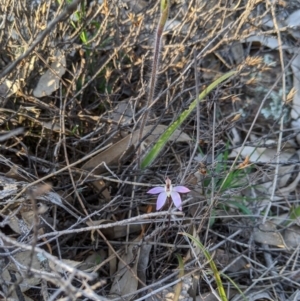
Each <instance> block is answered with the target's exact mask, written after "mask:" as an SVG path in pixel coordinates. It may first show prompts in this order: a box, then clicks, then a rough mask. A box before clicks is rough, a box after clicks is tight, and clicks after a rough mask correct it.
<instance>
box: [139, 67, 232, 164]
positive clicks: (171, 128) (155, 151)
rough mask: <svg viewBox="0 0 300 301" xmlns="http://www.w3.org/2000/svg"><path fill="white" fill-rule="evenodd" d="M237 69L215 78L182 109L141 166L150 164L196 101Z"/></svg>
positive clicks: (194, 106) (201, 99)
mask: <svg viewBox="0 0 300 301" xmlns="http://www.w3.org/2000/svg"><path fill="white" fill-rule="evenodd" d="M236 73H237V71H230V72H228V73H225V74H224V75H222V76H221V77H219V78H218V79H217V80H215V81H214V82H213V83H211V84H210V85H209V86H208V87H207V88H206V89H205V90H204V91H203V92H202V93H201V94H200V95H199V97H198V98H196V99H195V100H194V101H193V102H192V103H191V104H190V106H189V108H188V109H187V110H185V111H183V112H182V113H181V114H180V116H179V117H178V118H177V120H176V121H175V122H173V123H172V124H171V125H170V126H169V127H168V128H167V130H166V131H165V132H164V133H163V134H162V135H161V136H160V138H159V139H158V141H157V142H156V144H155V145H154V146H153V147H152V149H151V150H150V151H149V152H148V153H147V154H146V156H145V157H144V159H143V161H142V163H141V168H142V169H145V168H146V167H148V166H149V165H151V164H152V162H153V161H154V160H155V159H156V158H157V156H158V155H159V153H160V152H161V150H162V149H163V147H164V146H165V145H166V143H167V142H168V140H169V139H170V137H171V136H172V134H173V133H174V132H175V130H176V129H178V128H179V126H180V125H181V124H182V123H183V122H184V121H185V120H186V118H187V117H188V116H189V115H190V114H191V113H192V111H193V110H194V109H195V108H196V106H197V102H198V101H203V99H204V98H205V97H206V96H207V95H208V94H209V93H210V92H211V91H212V90H213V89H214V88H216V87H217V86H218V85H219V84H221V83H222V82H224V81H225V80H226V79H228V78H230V77H231V76H233V75H235V74H236Z"/></svg>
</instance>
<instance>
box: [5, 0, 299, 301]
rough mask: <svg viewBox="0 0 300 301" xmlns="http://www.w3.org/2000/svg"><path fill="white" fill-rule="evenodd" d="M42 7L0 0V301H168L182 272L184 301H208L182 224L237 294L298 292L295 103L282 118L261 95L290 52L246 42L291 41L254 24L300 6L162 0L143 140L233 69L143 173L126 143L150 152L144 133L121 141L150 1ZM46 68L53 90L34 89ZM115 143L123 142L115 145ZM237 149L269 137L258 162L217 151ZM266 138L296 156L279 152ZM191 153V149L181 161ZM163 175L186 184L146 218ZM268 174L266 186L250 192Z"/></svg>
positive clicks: (206, 278)
mask: <svg viewBox="0 0 300 301" xmlns="http://www.w3.org/2000/svg"><path fill="white" fill-rule="evenodd" d="M48 2H49V1H41V2H38V3H37V2H34V1H27V2H26V3H25V2H24V3H23V1H16V2H14V1H9V0H3V1H2V4H0V16H1V18H2V19H0V23H1V26H0V42H1V56H0V66H1V71H0V83H2V85H1V86H0V97H1V99H0V104H1V105H0V126H1V127H0V129H1V133H2V134H3V136H2V138H3V139H1V140H0V143H1V144H0V149H1V155H0V163H1V164H0V171H1V179H2V180H1V182H2V183H1V182H0V184H1V188H2V189H1V190H2V193H3V194H2V195H1V194H0V214H1V217H0V226H1V232H0V246H1V249H0V254H1V256H0V267H1V268H0V270H2V271H6V273H7V274H5V275H4V272H3V274H2V275H0V276H1V277H0V284H1V289H0V299H1V298H2V299H5V298H6V297H9V296H12V298H13V299H14V300H17V299H18V300H26V299H25V294H26V295H27V296H28V297H30V298H32V299H33V300H41V296H42V298H43V299H44V300H77V299H78V300H107V299H109V298H110V299H111V300H129V299H132V300H144V299H143V298H149V299H147V300H150V299H151V298H150V296H151V297H152V299H151V300H169V299H168V298H167V296H166V294H167V293H169V298H170V300H172V299H173V300H175V297H174V295H172V292H173V291H175V290H174V286H175V285H176V284H177V285H178V283H180V281H183V283H181V284H182V287H180V289H179V292H180V295H181V297H182V298H185V299H184V300H188V298H189V297H190V298H192V297H193V294H194V297H195V296H196V295H197V299H196V297H195V299H194V300H202V299H200V297H199V295H200V294H201V295H202V297H203V296H204V295H205V294H208V298H212V299H209V300H216V299H213V298H214V296H213V294H212V291H213V290H216V283H215V282H214V279H213V277H212V274H211V271H210V269H209V265H208V263H207V262H206V261H205V259H204V257H203V255H199V254H197V252H198V250H197V248H192V247H191V242H188V241H187V240H186V239H185V238H184V237H183V236H182V235H180V234H179V233H181V232H188V233H191V234H193V235H194V236H195V237H196V238H198V239H200V241H201V242H202V243H203V245H205V247H206V248H207V250H208V251H209V252H210V253H211V254H212V255H213V259H214V261H215V263H216V264H217V266H218V269H219V270H220V271H221V273H223V274H224V275H226V276H227V277H230V278H231V279H232V280H233V281H234V283H235V284H236V286H237V287H238V288H239V289H240V290H241V291H242V292H243V293H244V294H245V296H246V298H248V299H247V300H299V294H300V293H299V290H300V287H299V264H300V263H299V259H298V249H297V247H291V245H290V244H288V243H287V235H286V234H285V233H286V232H284V231H288V232H289V234H290V233H295V236H294V241H295V240H298V241H299V234H298V233H300V231H299V229H298V228H299V226H298V225H297V220H296V222H295V219H294V220H293V221H294V225H291V224H289V223H286V222H287V220H288V216H287V214H288V213H289V212H290V210H291V208H294V207H295V208H297V206H298V191H299V189H298V186H297V183H298V182H297V183H296V184H295V187H293V189H289V190H288V193H281V191H280V189H283V188H284V187H290V186H289V185H290V184H291V183H295V182H294V180H295V178H296V177H297V176H298V172H299V170H298V169H299V168H298V165H299V158H298V155H297V150H298V149H297V146H294V145H293V146H292V147H290V145H291V141H292V140H293V139H295V136H296V134H295V133H294V132H293V131H292V130H291V126H290V121H291V118H290V109H291V107H292V104H291V103H290V102H287V104H286V105H285V106H284V111H283V113H284V114H283V115H284V116H285V118H282V116H283V115H281V114H280V113H281V109H282V107H283V106H282V103H281V102H279V104H277V105H278V108H276V105H274V103H273V102H274V99H277V98H278V97H279V98H284V97H285V96H282V94H280V93H282V90H283V95H285V94H288V92H289V91H290V90H291V89H292V87H293V79H292V73H291V70H290V69H289V67H288V66H289V64H290V62H291V59H292V58H293V54H291V53H289V52H287V51H285V50H283V49H281V48H280V49H279V50H277V49H276V50H270V49H269V48H267V47H264V46H263V45H262V44H260V43H258V42H249V41H247V38H249V37H251V35H253V32H254V31H256V32H257V35H258V36H259V35H262V36H263V35H268V36H271V37H276V38H278V35H279V32H280V38H281V40H284V41H286V40H288V41H289V43H290V45H293V46H295V47H297V41H296V40H295V39H293V37H291V35H289V32H288V30H287V29H286V28H281V29H278V27H277V28H276V26H274V29H273V28H269V27H268V26H266V25H265V24H266V17H268V18H271V19H273V20H274V12H275V13H276V15H278V16H282V15H284V14H290V13H292V12H293V11H295V10H296V9H299V8H300V5H299V3H298V2H297V1H290V2H289V3H287V2H285V1H279V2H278V3H277V4H276V6H274V7H273V6H272V5H270V3H271V2H270V3H269V2H268V1H267V2H268V3H269V4H268V3H266V4H265V3H264V2H262V1H250V0H249V1H246V0H241V1H239V2H238V3H236V1H219V0H214V1H201V0H191V1H176V2H175V1H174V2H172V6H171V10H170V14H171V15H170V20H174V21H173V22H171V24H169V27H167V28H166V30H165V35H164V45H163V47H162V50H161V51H162V52H161V61H160V64H159V68H160V71H159V74H158V75H157V80H158V85H157V88H156V95H155V100H154V105H153V106H152V108H151V110H150V111H149V118H148V123H147V126H148V127H146V128H147V132H149V133H148V134H149V135H150V130H149V129H152V130H153V129H155V128H156V127H157V126H158V125H164V126H168V125H170V124H171V123H172V122H173V121H174V120H176V118H178V116H179V115H180V113H181V112H182V111H183V110H184V109H186V108H187V107H188V106H189V104H190V103H191V101H192V100H194V99H195V97H196V95H197V91H200V92H201V91H202V90H203V89H204V88H205V87H206V86H207V85H209V84H210V83H211V82H212V81H213V80H214V79H216V78H217V77H219V76H220V75H222V74H223V73H225V72H227V71H229V70H233V69H237V70H242V72H241V74H240V76H239V77H235V78H233V79H231V80H230V81H229V82H227V83H226V84H224V85H223V86H220V87H218V89H216V90H215V91H214V92H213V93H211V94H210V95H209V97H207V99H206V101H205V102H202V103H201V104H199V106H198V107H197V110H198V115H197V112H196V111H195V112H194V114H192V115H191V116H190V117H189V119H188V120H187V121H186V122H185V123H184V126H183V127H182V128H181V129H180V130H181V131H182V132H183V133H185V134H187V135H189V137H191V140H190V141H181V142H178V141H171V142H170V143H169V144H168V145H167V147H166V148H165V149H164V150H163V153H162V154H161V155H160V156H159V158H158V159H157V160H156V161H155V163H154V165H152V166H151V168H149V169H147V170H146V171H141V170H139V169H138V168H137V162H138V159H139V158H138V154H139V152H138V151H137V149H138V147H143V149H148V148H149V141H153V140H155V139H156V137H157V135H156V136H153V135H152V136H151V135H150V138H149V135H148V136H147V135H145V139H144V141H137V142H136V143H135V144H134V145H130V138H132V139H134V134H132V136H130V134H131V133H134V131H138V128H139V122H138V121H139V120H140V117H141V116H142V114H143V113H144V109H145V108H144V106H145V103H146V99H147V91H148V86H147V84H148V80H149V74H150V71H151V70H150V69H151V58H152V56H151V54H152V46H153V43H154V41H153V39H154V32H155V28H156V25H157V20H158V17H159V5H158V3H157V1H150V3H149V4H148V2H145V3H144V2H137V1H127V2H126V3H124V6H123V5H122V4H121V2H122V1H121V2H118V1H112V0H111V1H104V2H103V3H102V4H99V3H98V2H96V1H95V2H91V3H89V4H86V3H85V5H84V6H82V8H81V10H79V11H77V15H76V16H75V15H72V17H69V16H68V15H69V13H70V12H71V9H72V7H71V8H69V9H67V10H65V8H66V5H67V3H66V2H65V1H63V2H54V1H52V2H51V5H49V4H48ZM77 2H78V3H79V2H80V1H77ZM124 2H125V1H124ZM181 2H182V3H181ZM231 2H232V3H231ZM125 4H126V5H127V8H128V9H125V6H126V5H125ZM143 4H148V5H146V6H145V7H143ZM73 7H77V5H75V6H74V5H73ZM78 9H79V8H78ZM72 20H73V21H72ZM33 46H35V47H33ZM57 50H60V52H59V53H60V57H63V58H65V61H64V60H61V58H58V54H57ZM57 60H58V61H59V62H60V63H61V62H65V64H66V66H63V67H64V68H65V70H64V71H65V72H63V73H62V74H63V75H62V76H61V77H60V76H59V74H58V72H59V71H56V70H53V66H54V65H53V62H55V61H57ZM272 61H274V62H277V65H276V66H273V65H272V64H271V63H272ZM271 65H272V66H271ZM50 66H51V67H50ZM283 67H286V68H287V69H286V71H285V72H283V71H282V70H283ZM64 68H63V69H64ZM241 68H242V69H241ZM47 70H50V71H48V72H50V73H51V72H52V73H51V74H52V76H53V74H54V76H53V78H55V79H56V80H57V83H58V86H57V89H53V91H52V92H51V93H49V95H45V96H44V97H36V96H35V95H37V94H36V92H34V91H36V90H35V89H36V87H37V85H38V81H39V80H40V78H41V75H42V74H45V73H46V71H47ZM57 70H59V69H57ZM195 70H196V72H197V73H198V78H197V77H195ZM283 74H284V76H282V75H283ZM8 81H9V83H10V86H9V87H7V83H8ZM11 85H12V87H11ZM284 92H286V93H284ZM268 95H270V96H269V97H268ZM278 95H279V96H278ZM276 97H277V98H276ZM290 98H291V97H290ZM261 104H263V109H265V111H263V112H265V113H264V114H262V113H261V112H260V109H259V106H260V105H261ZM270 108H272V109H270ZM266 112H267V113H268V112H269V113H270V112H271V113H270V114H269V116H267V117H266V114H267V113H266ZM197 116H198V118H197ZM149 126H150V127H149ZM19 128H23V130H22V129H21V130H18V129H19ZM197 129H198V131H199V132H198V135H199V139H198V138H197ZM14 130H16V131H14ZM5 134H8V136H4V135H5ZM250 134H253V135H256V138H255V140H253V139H252V140H251V139H250V138H249V135H250ZM124 137H125V138H126V137H127V138H126V139H128V140H126V141H127V142H129V143H127V142H126V143H123V144H117V142H118V141H120V140H121V139H123V138H124ZM153 137H154V138H153ZM270 139H273V140H274V143H273V144H270V143H269V142H268V141H267V140H270ZM183 140H185V139H183ZM274 144H275V146H274ZM241 145H247V146H258V145H259V146H260V147H262V146H265V145H268V148H270V149H273V148H274V149H275V152H273V155H274V154H275V155H274V156H273V157H269V159H270V162H268V163H269V164H267V163H266V162H265V161H263V160H261V163H257V162H253V161H251V160H250V161H247V157H246V160H245V161H244V159H245V156H244V158H242V157H230V156H228V154H230V153H231V152H232V150H233V149H238V147H240V146H241ZM278 145H279V148H278V149H279V150H281V151H283V152H285V150H286V148H288V152H289V153H291V155H294V156H296V157H293V158H292V159H291V158H288V157H286V156H284V157H281V158H279V159H278V156H277V155H276V148H277V146H278ZM195 148H196V155H197V158H198V159H195V156H192V154H193V153H194V150H195ZM107 149H108V151H107ZM105 150H106V153H105V155H103V153H102V155H101V151H105ZM200 151H201V155H200ZM99 153H100V155H99ZM270 156H271V155H270ZM91 158H94V161H91V160H92V159H91ZM95 158H96V159H95ZM234 159H237V161H236V162H235V163H234V164H233V160H234ZM248 159H249V158H248ZM288 159H290V160H293V161H292V162H293V164H294V165H295V166H296V167H295V168H294V169H288V168H287V169H286V174H287V175H291V178H290V179H289V180H288V181H287V182H286V184H285V186H284V187H282V186H280V189H278V187H279V186H276V185H279V184H278V182H275V185H273V186H271V185H272V183H274V181H276V177H275V178H274V166H277V167H278V168H279V167H280V166H286V167H288V166H289V167H291V165H283V164H284V163H285V164H286V163H287V160H288ZM237 166H238V168H237ZM275 171H276V172H277V174H278V173H279V172H278V169H277V170H275ZM281 172H282V171H281ZM166 176H168V177H170V178H171V179H172V182H173V183H174V184H179V183H182V184H184V185H186V186H188V187H189V188H190V189H191V190H192V192H191V193H190V194H189V195H188V196H184V197H183V199H184V205H183V214H181V213H180V212H177V211H174V212H172V215H170V212H167V211H160V212H157V213H155V205H154V202H155V199H154V198H153V197H150V196H149V195H148V194H146V191H147V190H148V189H149V187H152V185H156V184H160V183H163V179H164V178H165V177H166ZM7 179H8V180H7ZM225 179H227V180H225ZM274 179H275V180H274ZM280 179H282V174H279V181H280ZM5 181H7V182H5ZM10 181H11V182H10ZM268 181H270V183H271V184H270V187H271V188H269V187H267V188H266V187H264V189H259V188H260V187H261V186H262V184H263V183H266V182H268ZM42 183H48V184H50V185H51V187H50V188H49V186H44V185H42ZM259 185H261V186H259ZM34 187H35V188H34ZM272 187H273V190H272ZM49 189H50V190H49ZM1 190H0V192H1ZM5 191H9V193H7V192H5ZM49 191H51V192H52V193H53V195H51V192H50V194H49ZM43 195H46V196H47V197H46V199H45V198H44V199H42V196H43ZM270 200H271V201H272V202H271V203H270V202H269V201H270ZM42 204H43V205H42ZM277 220H279V221H281V223H278V222H276V221H277ZM24 224H25V225H24ZM298 231H299V232H298ZM262 233H268V234H269V238H270V240H268V241H266V235H263V234H262ZM260 235H261V236H260ZM261 237H262V238H261ZM292 240H293V239H292ZM193 250H194V251H193ZM37 254H38V255H37ZM176 254H179V255H180V256H182V257H183V258H184V259H183V261H184V267H185V277H184V278H180V279H179V280H178V259H177V257H176ZM67 260H73V261H74V265H73V263H71V262H69V261H67ZM75 262H76V265H75ZM79 262H84V265H83V264H82V265H81V267H79V266H78V263H79ZM13 263H14V264H13ZM117 263H119V265H117ZM122 264H123V267H121V265H122ZM12 266H13V267H12ZM122 273H124V274H122ZM20 275H21V276H20ZM120 275H123V276H122V277H120ZM191 276H193V278H192V277H191ZM118 277H120V278H118ZM227 277H225V276H224V277H222V281H223V285H224V287H225V289H226V291H227V293H228V299H230V300H242V299H243V296H241V294H240V293H239V292H238V291H237V290H236V287H234V286H233V285H232V283H231V282H230V281H229V280H228V278H227ZM34 278H37V279H38V281H36V282H35V281H34V282H30V283H29V284H28V285H29V286H30V289H29V290H26V293H22V292H21V290H24V291H25V289H23V285H24V279H27V280H26V281H29V280H31V279H34ZM124 279H126V281H125V280H124ZM193 279H194V284H195V287H194V289H192V288H191V287H192V282H193ZM197 279H198V280H197ZM22 281H23V282H22ZM114 281H115V282H114ZM124 281H125V282H124ZM13 283H15V285H13ZM188 288H189V289H190V290H189V293H190V296H189V297H188V293H187V289H188ZM118 289H119V293H118ZM177 289H178V287H177ZM113 293H114V294H113ZM162 293H163V295H162ZM118 294H119V295H118ZM175 294H176V293H175ZM255 294H258V295H256V296H255ZM120 295H121V296H120ZM145 295H147V297H145ZM143 296H144V297H143ZM162 296H164V297H162ZM297 296H298V297H297ZM60 298H61V299H60ZM159 298H161V299H159ZM263 298H265V299H263ZM2 299H1V300H2ZM5 300H6V299H5ZM191 300H193V299H191Z"/></svg>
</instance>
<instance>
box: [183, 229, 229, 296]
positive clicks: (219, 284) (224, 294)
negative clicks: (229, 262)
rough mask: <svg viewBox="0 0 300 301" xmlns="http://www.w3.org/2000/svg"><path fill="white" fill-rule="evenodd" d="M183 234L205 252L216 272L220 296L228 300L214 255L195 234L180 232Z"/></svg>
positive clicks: (213, 270) (215, 276)
mask: <svg viewBox="0 0 300 301" xmlns="http://www.w3.org/2000/svg"><path fill="white" fill-rule="evenodd" d="M180 234H182V235H185V236H187V237H189V238H190V239H191V240H192V241H194V243H195V244H197V246H198V247H199V248H200V249H201V251H202V252H203V254H204V256H205V258H206V260H207V261H208V262H209V265H210V268H211V270H212V272H213V274H214V278H215V281H216V283H217V287H218V292H219V296H220V298H221V300H222V301H228V299H227V297H226V293H225V290H224V287H223V283H222V280H221V277H220V273H219V271H218V269H217V267H216V264H215V262H214V261H213V259H212V257H211V256H210V254H209V252H208V251H207V250H206V249H205V247H204V246H203V245H202V243H201V242H200V241H199V240H198V239H196V238H195V237H194V236H192V235H190V234H188V233H180Z"/></svg>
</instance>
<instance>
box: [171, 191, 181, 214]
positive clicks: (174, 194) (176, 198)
mask: <svg viewBox="0 0 300 301" xmlns="http://www.w3.org/2000/svg"><path fill="white" fill-rule="evenodd" d="M171 197H172V200H173V203H174V204H175V206H176V207H177V208H178V209H179V210H182V207H181V197H180V194H179V193H178V192H176V191H172V192H171Z"/></svg>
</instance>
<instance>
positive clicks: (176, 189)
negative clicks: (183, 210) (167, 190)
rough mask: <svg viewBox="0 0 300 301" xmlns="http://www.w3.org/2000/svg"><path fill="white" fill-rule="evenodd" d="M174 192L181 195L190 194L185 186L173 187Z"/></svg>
mask: <svg viewBox="0 0 300 301" xmlns="http://www.w3.org/2000/svg"><path fill="white" fill-rule="evenodd" d="M173 191H176V192H180V193H188V192H190V190H189V189H188V188H187V187H185V186H175V187H173Z"/></svg>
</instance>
